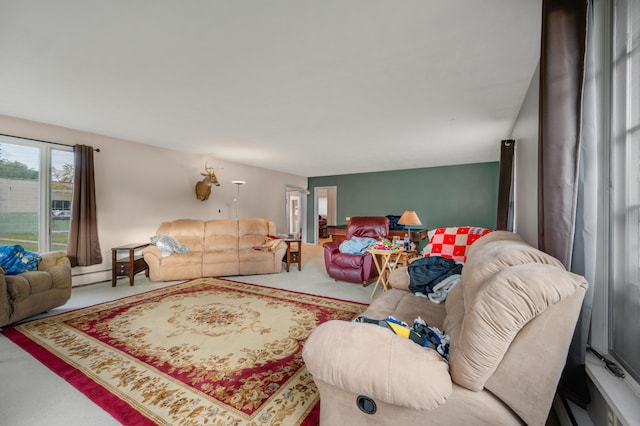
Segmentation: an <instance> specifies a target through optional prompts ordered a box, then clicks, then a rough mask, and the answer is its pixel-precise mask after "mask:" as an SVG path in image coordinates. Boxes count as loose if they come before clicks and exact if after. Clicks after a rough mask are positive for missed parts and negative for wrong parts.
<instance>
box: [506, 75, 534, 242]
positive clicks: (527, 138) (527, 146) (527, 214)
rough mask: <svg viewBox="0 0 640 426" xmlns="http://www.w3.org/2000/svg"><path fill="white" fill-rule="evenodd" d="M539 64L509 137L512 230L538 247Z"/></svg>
mask: <svg viewBox="0 0 640 426" xmlns="http://www.w3.org/2000/svg"><path fill="white" fill-rule="evenodd" d="M539 87H540V67H539V66H538V67H536V70H535V72H534V74H533V77H532V79H531V83H530V84H529V89H528V90H527V94H526V97H525V99H524V102H523V103H522V107H521V108H520V113H519V114H518V118H517V119H516V122H515V125H514V126H513V130H512V132H511V137H510V139H514V140H515V141H516V155H515V157H516V158H515V160H516V161H515V232H517V233H518V234H520V236H521V237H522V238H524V239H525V241H527V242H528V243H529V244H531V245H532V246H534V247H538V105H539Z"/></svg>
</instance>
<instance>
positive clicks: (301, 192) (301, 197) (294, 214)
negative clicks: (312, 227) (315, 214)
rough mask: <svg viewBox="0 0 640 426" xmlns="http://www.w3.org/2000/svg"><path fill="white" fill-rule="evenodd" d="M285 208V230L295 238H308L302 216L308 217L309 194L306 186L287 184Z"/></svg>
mask: <svg viewBox="0 0 640 426" xmlns="http://www.w3.org/2000/svg"><path fill="white" fill-rule="evenodd" d="M284 193H285V208H284V212H285V214H284V216H285V218H284V223H285V227H284V232H285V234H289V235H291V236H292V237H294V238H301V239H302V240H304V239H305V238H306V232H305V227H303V226H302V218H304V217H306V205H307V202H306V201H307V195H308V194H309V191H308V190H307V189H306V188H302V187H300V186H294V185H285V188H284Z"/></svg>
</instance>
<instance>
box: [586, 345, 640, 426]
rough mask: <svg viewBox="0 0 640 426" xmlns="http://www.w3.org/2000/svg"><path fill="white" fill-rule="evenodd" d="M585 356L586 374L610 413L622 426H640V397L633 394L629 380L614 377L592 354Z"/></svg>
mask: <svg viewBox="0 0 640 426" xmlns="http://www.w3.org/2000/svg"><path fill="white" fill-rule="evenodd" d="M586 355H587V356H586V362H585V369H586V371H587V374H588V375H589V378H591V380H592V381H593V384H594V385H595V386H596V388H597V389H598V391H599V392H600V394H601V395H602V397H603V398H604V400H605V401H606V403H607V404H608V405H609V409H610V410H611V411H612V413H613V414H615V416H616V417H617V418H618V419H619V420H620V422H621V423H622V424H625V425H640V395H638V394H637V393H636V392H634V390H633V387H632V384H631V382H630V380H629V378H628V377H627V378H625V379H619V378H617V377H615V376H614V375H613V374H611V373H609V371H607V369H606V368H605V366H604V365H603V364H602V362H601V361H600V360H599V359H597V358H596V357H595V356H594V355H593V354H591V353H587V354H586Z"/></svg>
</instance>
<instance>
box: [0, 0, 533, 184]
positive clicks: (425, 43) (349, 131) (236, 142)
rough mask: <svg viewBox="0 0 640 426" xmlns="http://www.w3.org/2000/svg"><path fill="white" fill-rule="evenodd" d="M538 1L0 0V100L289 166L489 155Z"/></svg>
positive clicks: (520, 68) (529, 70)
mask: <svg viewBox="0 0 640 426" xmlns="http://www.w3.org/2000/svg"><path fill="white" fill-rule="evenodd" d="M540 13H541V1H540V0H483V1H479V0H444V1H433V0H321V1H310V0H198V1H196V0H181V1H176V0H108V1H105V0H77V1H73V0H56V1H51V0H0V61H1V62H0V64H1V65H0V114H3V115H8V116H13V117H19V118H25V119H29V120H35V121H39V122H43V123H48V124H54V125H58V126H63V127H69V128H73V129H78V130H83V131H87V132H92V133H97V134H101V135H106V136H112V137H117V138H122V139H127V140H130V141H135V142H141V143H144V144H150V145H157V146H162V147H167V148H174V149H179V150H184V151H189V152H196V153H202V154H203V155H207V156H213V157H214V158H219V159H223V160H228V161H233V162H238V163H243V164H249V165H253V166H258V167H263V168H268V169H272V170H278V171H282V172H286V173H292V174H296V175H301V176H325V175H333V174H347V173H359V172H370V171H382V170H396V169H406V168H418V167H431V166H438V165H446V164H464V163H474V162H484V161H497V160H498V154H499V141H500V140H501V139H504V138H506V137H508V136H509V134H510V132H511V127H512V126H513V123H514V121H515V118H516V116H517V114H518V112H519V109H520V106H521V105H522V101H523V99H524V96H525V93H526V90H527V87H528V85H529V83H530V81H531V77H532V75H533V73H534V70H535V67H536V65H537V63H538V59H539V49H540Z"/></svg>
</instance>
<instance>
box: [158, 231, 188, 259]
mask: <svg viewBox="0 0 640 426" xmlns="http://www.w3.org/2000/svg"><path fill="white" fill-rule="evenodd" d="M150 241H151V244H153V245H155V246H156V247H158V248H159V249H160V253H162V257H167V256H169V255H171V254H173V253H182V254H184V253H189V247H187V246H186V245H184V244H181V243H180V241H178V240H176V239H175V238H173V237H172V236H171V235H165V234H156V235H154V236H153V237H151V238H150Z"/></svg>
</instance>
